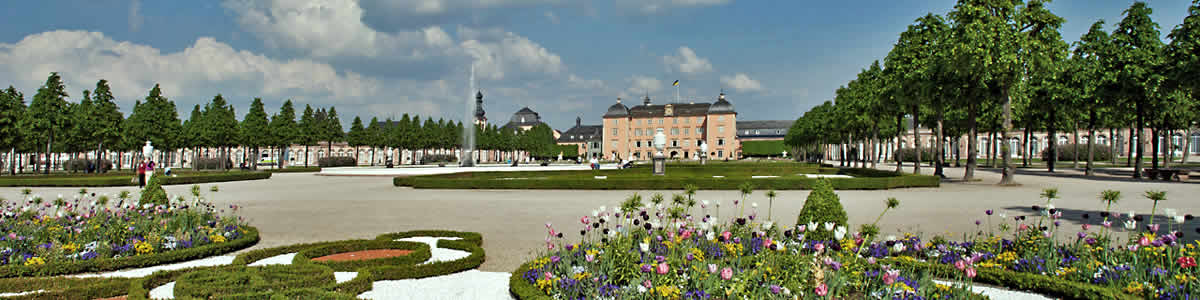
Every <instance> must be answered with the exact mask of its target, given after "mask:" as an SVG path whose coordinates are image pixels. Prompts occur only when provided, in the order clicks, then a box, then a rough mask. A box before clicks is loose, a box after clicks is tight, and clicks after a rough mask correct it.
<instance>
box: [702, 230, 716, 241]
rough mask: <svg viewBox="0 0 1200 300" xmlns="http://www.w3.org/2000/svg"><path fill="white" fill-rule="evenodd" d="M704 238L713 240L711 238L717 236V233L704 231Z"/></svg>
mask: <svg viewBox="0 0 1200 300" xmlns="http://www.w3.org/2000/svg"><path fill="white" fill-rule="evenodd" d="M704 238H706V239H708V240H710V241H711V240H713V239H715V238H717V234H716V233H713V232H712V231H709V232H708V233H705V234H704Z"/></svg>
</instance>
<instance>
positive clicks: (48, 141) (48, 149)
mask: <svg viewBox="0 0 1200 300" xmlns="http://www.w3.org/2000/svg"><path fill="white" fill-rule="evenodd" d="M53 142H54V138H53V137H50V138H48V139H46V170H45V172H46V173H45V174H50V163H51V162H52V161H53V159H51V158H50V144H51V143H53Z"/></svg>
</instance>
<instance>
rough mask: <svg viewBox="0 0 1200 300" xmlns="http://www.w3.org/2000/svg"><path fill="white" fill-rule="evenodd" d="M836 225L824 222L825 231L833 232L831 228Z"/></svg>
mask: <svg viewBox="0 0 1200 300" xmlns="http://www.w3.org/2000/svg"><path fill="white" fill-rule="evenodd" d="M834 225H837V224H835V223H833V222H825V231H833V226H834Z"/></svg>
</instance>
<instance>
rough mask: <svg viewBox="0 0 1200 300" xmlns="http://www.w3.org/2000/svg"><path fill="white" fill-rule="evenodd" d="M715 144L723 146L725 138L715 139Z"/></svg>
mask: <svg viewBox="0 0 1200 300" xmlns="http://www.w3.org/2000/svg"><path fill="white" fill-rule="evenodd" d="M717 146H725V139H717Z"/></svg>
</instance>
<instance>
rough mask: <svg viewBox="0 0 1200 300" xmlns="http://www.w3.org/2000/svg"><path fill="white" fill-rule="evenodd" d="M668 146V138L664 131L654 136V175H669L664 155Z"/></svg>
mask: <svg viewBox="0 0 1200 300" xmlns="http://www.w3.org/2000/svg"><path fill="white" fill-rule="evenodd" d="M666 146H667V136H666V135H665V134H663V132H662V130H659V131H658V133H655V134H654V150H655V152H654V175H666V174H667V157H666V156H665V155H663V149H664V148H665V147H666Z"/></svg>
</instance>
